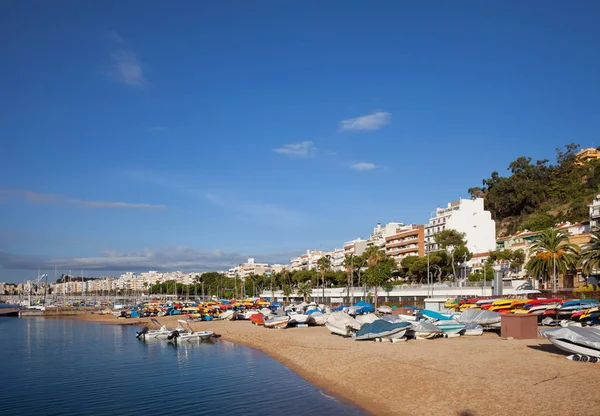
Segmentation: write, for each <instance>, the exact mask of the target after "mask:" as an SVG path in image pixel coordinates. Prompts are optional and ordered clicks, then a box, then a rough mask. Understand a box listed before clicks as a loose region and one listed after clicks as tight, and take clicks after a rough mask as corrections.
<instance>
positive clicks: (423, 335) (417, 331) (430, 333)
mask: <svg viewBox="0 0 600 416" xmlns="http://www.w3.org/2000/svg"><path fill="white" fill-rule="evenodd" d="M443 334H444V331H442V330H441V329H440V328H439V327H438V326H437V325H434V324H432V323H431V322H429V321H426V320H422V321H419V322H412V327H411V328H410V330H409V331H408V332H407V335H410V336H413V337H415V338H416V339H432V338H437V337H439V336H442V335H443Z"/></svg>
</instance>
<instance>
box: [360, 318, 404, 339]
mask: <svg viewBox="0 0 600 416" xmlns="http://www.w3.org/2000/svg"><path fill="white" fill-rule="evenodd" d="M410 328H411V324H410V322H397V323H392V322H388V321H384V320H383V319H377V320H376V321H374V322H371V323H367V324H363V325H361V327H360V329H359V330H358V331H357V332H356V334H354V335H353V338H354V340H355V341H362V340H370V339H373V340H374V339H377V338H381V339H400V338H403V337H404V334H406V331H408V330H409V329H410Z"/></svg>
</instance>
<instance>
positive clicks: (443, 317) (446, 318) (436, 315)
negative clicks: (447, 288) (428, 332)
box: [419, 309, 454, 321]
mask: <svg viewBox="0 0 600 416" xmlns="http://www.w3.org/2000/svg"><path fill="white" fill-rule="evenodd" d="M419 313H420V314H421V315H423V316H426V317H428V318H431V319H435V320H437V321H450V320H452V319H454V315H447V314H443V313H439V312H436V311H432V310H430V309H421V310H420V311H419Z"/></svg>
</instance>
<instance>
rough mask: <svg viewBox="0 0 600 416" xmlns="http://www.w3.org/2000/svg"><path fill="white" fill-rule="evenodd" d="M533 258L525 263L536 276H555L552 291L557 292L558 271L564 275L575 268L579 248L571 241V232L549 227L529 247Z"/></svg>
mask: <svg viewBox="0 0 600 416" xmlns="http://www.w3.org/2000/svg"><path fill="white" fill-rule="evenodd" d="M529 252H530V253H531V255H532V256H531V258H530V259H529V261H528V262H527V264H526V265H525V267H526V268H527V270H529V271H530V272H531V275H532V276H533V277H535V278H540V277H545V278H546V280H547V278H548V276H550V274H552V276H553V284H552V292H553V293H556V276H557V272H558V273H562V274H563V275H564V274H565V273H567V271H569V270H573V269H575V267H576V264H577V258H578V257H579V249H578V247H577V246H576V245H575V244H571V243H569V233H568V232H566V231H562V230H555V229H552V228H551V229H548V230H544V231H542V232H541V233H540V234H538V235H537V236H535V237H534V239H533V243H532V244H531V247H530V248H529Z"/></svg>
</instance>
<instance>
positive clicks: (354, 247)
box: [344, 238, 367, 256]
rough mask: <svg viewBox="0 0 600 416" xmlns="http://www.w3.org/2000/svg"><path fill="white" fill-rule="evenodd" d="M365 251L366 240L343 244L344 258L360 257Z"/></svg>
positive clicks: (360, 239) (359, 239) (358, 239)
mask: <svg viewBox="0 0 600 416" xmlns="http://www.w3.org/2000/svg"><path fill="white" fill-rule="evenodd" d="M366 249H367V240H363V239H362V238H357V239H355V240H352V241H348V242H346V243H344V256H350V255H353V256H360V255H361V254H362V253H364V252H365V250H366Z"/></svg>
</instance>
